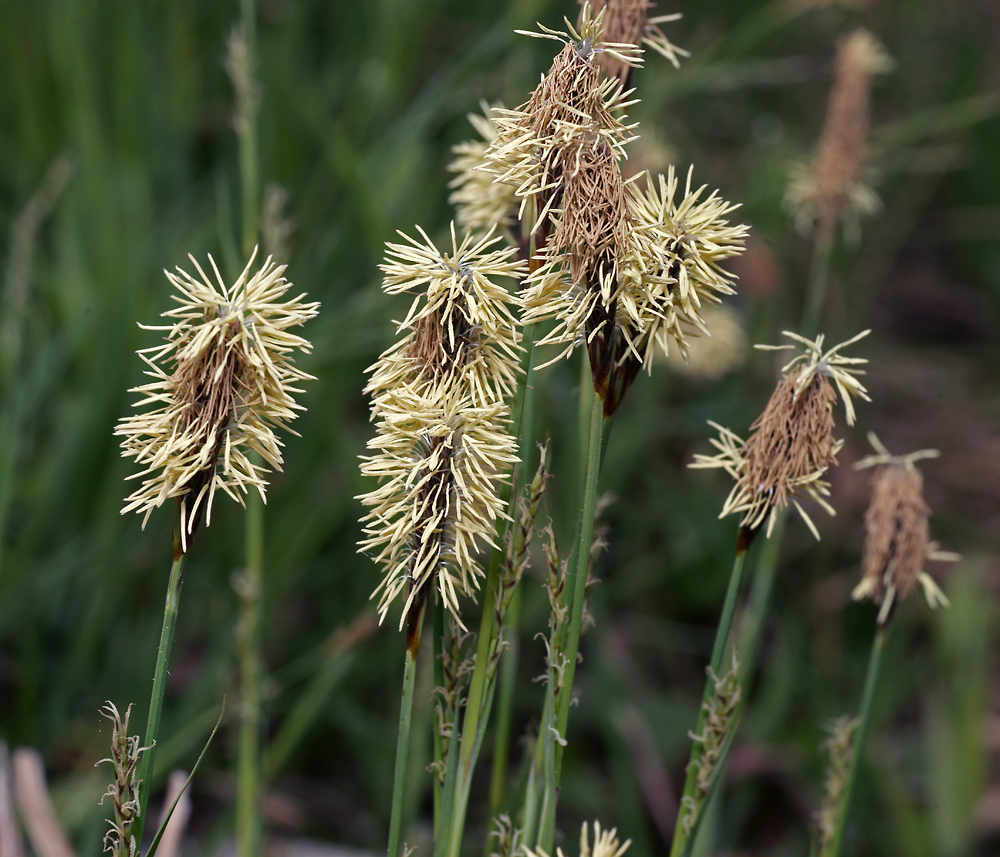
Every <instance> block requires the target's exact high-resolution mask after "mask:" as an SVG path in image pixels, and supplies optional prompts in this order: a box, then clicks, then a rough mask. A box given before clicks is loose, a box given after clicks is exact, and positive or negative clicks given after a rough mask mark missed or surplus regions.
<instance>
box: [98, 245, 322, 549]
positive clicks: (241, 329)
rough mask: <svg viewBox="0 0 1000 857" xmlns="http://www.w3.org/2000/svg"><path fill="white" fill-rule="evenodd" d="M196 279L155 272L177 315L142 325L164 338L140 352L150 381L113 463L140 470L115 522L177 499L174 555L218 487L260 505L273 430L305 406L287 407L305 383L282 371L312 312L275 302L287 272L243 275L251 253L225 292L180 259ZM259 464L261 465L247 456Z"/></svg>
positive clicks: (274, 442)
mask: <svg viewBox="0 0 1000 857" xmlns="http://www.w3.org/2000/svg"><path fill="white" fill-rule="evenodd" d="M189 258H190V259H191V262H192V264H193V265H194V266H195V269H196V270H197V272H198V275H199V277H193V276H192V275H190V274H188V273H187V272H186V271H183V270H181V269H180V268H178V269H177V273H176V274H172V273H170V272H168V271H167V272H164V273H166V275H167V279H168V280H169V281H170V283H171V284H172V285H173V286H174V287H175V288H176V289H177V291H178V293H179V294H177V295H174V300H176V301H177V302H178V303H179V304H180V306H179V307H178V308H177V309H173V310H169V311H168V312H165V313H163V317H164V318H167V319H170V320H171V323H170V324H168V325H162V326H152V327H147V326H145V325H140V327H143V328H144V329H146V330H163V331H166V342H165V343H164V344H162V345H158V346H154V347H152V348H145V349H142V350H141V351H139V356H140V357H142V359H143V360H144V361H145V363H146V365H147V367H148V369H147V371H146V374H147V375H148V376H150V377H151V378H153V381H152V382H151V383H148V384H144V385H143V386H141V387H136V388H135V389H133V390H132V391H131V392H135V393H139V394H141V396H142V399H141V400H140V401H139V402H137V403H136V405H135V407H137V408H144V409H146V408H148V410H144V411H143V412H142V413H138V414H135V415H133V416H130V417H125V418H124V419H123V420H122V421H121V423H119V425H118V426H117V428H116V429H115V434H116V435H119V436H122V437H124V440H123V441H122V449H123V453H122V454H123V455H124V456H125V457H129V458H134V459H135V460H136V462H137V463H138V464H139V465H140V466H141V467H142V468H143V469H142V470H141V471H139V473H136V474H134V475H133V476H132V477H130V478H132V479H141V480H142V484H141V485H140V486H139V488H137V489H136V490H135V491H134V492H133V493H132V494H131V495H129V497H127V498H126V501H125V504H126V505H125V507H124V508H123V509H122V514H124V513H126V512H131V511H133V510H137V511H140V512H143V513H144V517H143V526H145V525H146V521H147V520H148V519H149V515H150V514H151V512H152V511H153V509H155V508H157V507H158V506H160V505H161V504H162V503H163V502H164V501H165V500H168V499H170V498H173V497H176V498H179V500H180V517H181V538H182V543H183V545H184V550H187V540H188V539H189V538H190V536H191V535H192V534H193V533H194V531H195V529H196V527H197V525H198V522H199V520H200V518H201V514H202V512H204V513H205V517H206V521H207V522H208V523H211V515H212V500H213V498H214V496H215V491H216V489H217V488H222V489H223V490H224V491H225V492H226V493H227V494H229V495H230V496H231V497H233V498H234V499H235V500H237V501H238V502H240V503H243V502H244V495H245V494H246V493H247V491H249V490H250V489H251V488H254V489H256V490H257V491H259V492H260V494H261V497H263V496H264V488H265V486H266V484H267V482H266V480H265V478H264V476H265V474H266V473H268V472H269V470H270V469H275V470H280V469H281V463H282V457H281V441H279V440H278V438H277V436H276V434H275V431H274V430H275V428H283V429H287V427H288V423H289V422H290V421H291V420H293V419H295V417H296V416H297V412H298V411H301V410H303V407H302V406H301V405H299V404H297V403H296V402H295V400H294V399H293V398H292V394H293V393H300V392H301V390H299V389H297V388H296V387H295V386H294V385H295V384H296V382H298V381H301V380H305V379H309V378H311V377H312V376H310V375H307V374H306V373H304V372H302V371H301V370H299V369H296V368H295V366H294V365H293V363H292V354H293V352H295V351H308V350H309V349H310V347H311V346H310V345H309V342H307V341H306V340H305V339H303V338H302V337H301V336H298V335H296V334H293V333H291V332H290V328H293V327H296V326H298V325H300V324H302V323H303V322H305V321H307V320H308V319H310V318H312V317H313V316H315V315H316V313H317V311H318V308H319V304H318V303H303V301H302V298H303V297H304V295H299V296H298V297H296V298H294V299H293V300H287V301H283V300H281V298H283V297H284V295H285V294H286V293H287V292H288V290H289V289H290V288H291V285H292V284H291V283H289V282H288V281H287V280H286V279H285V278H284V277H283V276H282V275H283V273H284V271H285V267H284V266H283V265H282V266H275V265H274V264H273V262H272V261H271V259H270V258H268V259H267V261H266V262H265V263H264V265H263V267H262V268H261V269H260V270H259V271H258V272H257V273H255V274H253V275H251V274H250V270H251V268H252V267H253V263H254V259H255V258H256V250H255V251H254V255H253V256H251V258H250V261H249V262H248V263H247V266H246V268H244V270H243V273H241V274H240V276H239V277H238V278H237V280H236V282H235V283H233V285H231V286H226V285H225V283H224V282H223V280H222V277H221V276H220V274H219V271H218V268H216V266H215V261H214V260H213V259H212V257H211V256H209V262H210V263H211V265H212V270H213V272H214V274H215V282H213V281H212V280H211V279H210V278H209V277H208V276H207V275H206V274H205V272H204V271H203V270H202V268H201V266H200V265H199V264H198V262H197V261H196V260H195V259H194V257H193V256H191V257H189ZM251 452H257V453H259V454H260V456H261V458H262V459H263V461H264V464H263V465H262V464H259V463H256V462H254V461H253V460H252V459H251V458H250V456H249V454H250V453H251Z"/></svg>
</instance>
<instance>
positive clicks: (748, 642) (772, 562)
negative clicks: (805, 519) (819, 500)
mask: <svg viewBox="0 0 1000 857" xmlns="http://www.w3.org/2000/svg"><path fill="white" fill-rule="evenodd" d="M777 515H778V517H777V520H776V521H775V522H774V529H773V530H772V531H771V536H770V538H768V539H766V540H765V542H764V545H763V546H762V547H761V550H760V557H759V559H758V560H757V568H756V570H755V571H754V575H753V584H752V585H751V587H750V594H749V595H748V596H747V606H746V609H745V610H744V612H743V620H742V622H741V623H740V638H739V653H740V685H741V687H742V689H743V698H744V700H746V698H747V695H748V694H749V692H750V682H751V679H752V678H753V673H754V670H755V669H756V666H757V655H758V654H759V652H760V639H761V636H762V634H763V632H764V618H765V616H766V615H767V611H768V608H769V607H770V604H771V592H772V591H773V589H774V579H775V578H776V577H777V574H778V562H779V560H780V559H781V543H782V539H783V537H784V534H785V522H786V521H787V519H788V510H787V509H783V510H781V511H780V512H778V513H777Z"/></svg>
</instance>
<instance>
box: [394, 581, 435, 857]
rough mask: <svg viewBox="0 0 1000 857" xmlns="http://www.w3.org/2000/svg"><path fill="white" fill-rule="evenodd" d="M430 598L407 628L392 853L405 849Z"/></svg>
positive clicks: (421, 602) (395, 856)
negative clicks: (416, 695) (416, 693)
mask: <svg viewBox="0 0 1000 857" xmlns="http://www.w3.org/2000/svg"><path fill="white" fill-rule="evenodd" d="M427 600H428V599H427V598H426V597H424V598H422V599H421V601H420V607H419V609H417V610H416V613H415V615H414V614H411V616H410V619H409V622H408V625H407V629H406V659H405V662H404V666H403V699H402V702H401V703H400V706H399V734H398V736H397V738H396V772H395V774H394V775H393V780H392V809H391V814H390V817H389V849H388V857H400V854H401V853H402V850H401V849H402V845H403V843H402V833H403V831H402V828H403V804H404V803H405V801H406V769H407V767H409V764H408V763H409V761H410V721H411V719H412V716H413V688H414V685H415V679H416V675H417V655H418V654H420V637H421V633H422V630H423V625H424V613H425V612H426V610H427Z"/></svg>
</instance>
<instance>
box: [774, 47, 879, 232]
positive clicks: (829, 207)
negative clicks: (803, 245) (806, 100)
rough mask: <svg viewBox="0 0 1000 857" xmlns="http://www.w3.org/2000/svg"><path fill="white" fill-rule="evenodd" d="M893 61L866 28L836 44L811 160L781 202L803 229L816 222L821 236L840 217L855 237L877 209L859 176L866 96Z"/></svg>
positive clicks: (867, 119)
mask: <svg viewBox="0 0 1000 857" xmlns="http://www.w3.org/2000/svg"><path fill="white" fill-rule="evenodd" d="M891 68H892V59H891V58H890V57H889V55H888V54H887V53H886V52H885V49H884V48H883V47H882V45H880V44H879V42H878V40H877V39H876V38H875V37H874V36H873V35H872V34H871V33H870V32H869V31H868V30H865V29H858V30H855V31H854V32H853V33H851V35H849V36H846V37H845V38H843V39H841V40H840V42H839V43H838V45H837V59H836V64H835V68H834V80H833V89H832V90H831V92H830V100H829V101H828V102H827V111H826V120H825V121H824V124H823V131H822V133H821V135H820V140H819V146H818V149H817V151H816V156H815V158H814V159H813V162H812V163H811V164H810V165H808V166H798V167H796V168H795V169H794V170H793V173H792V181H791V183H790V185H789V188H788V192H787V194H786V198H785V201H786V203H787V205H788V207H789V208H790V209H791V210H792V211H793V212H794V214H795V221H796V225H797V226H798V228H799V229H800V230H801V231H803V232H804V231H806V230H807V229H808V228H809V227H810V226H811V225H812V224H813V223H818V233H819V235H820V236H821V238H822V239H823V240H829V239H830V238H831V237H832V236H833V230H834V228H835V227H836V225H837V222H838V221H839V220H842V221H843V222H844V224H845V228H846V229H847V232H848V235H849V236H850V237H852V238H854V237H856V235H857V231H858V221H859V219H860V217H861V216H862V215H869V214H873V213H874V212H875V211H877V210H878V207H879V199H878V197H877V196H876V195H875V192H874V191H873V190H872V189H871V188H870V187H869V186H868V185H867V184H865V183H864V181H863V180H862V175H863V172H864V169H865V159H866V158H867V154H868V131H869V125H870V116H869V96H870V93H871V86H872V77H873V76H874V75H875V74H881V73H884V72H887V71H889V70H891Z"/></svg>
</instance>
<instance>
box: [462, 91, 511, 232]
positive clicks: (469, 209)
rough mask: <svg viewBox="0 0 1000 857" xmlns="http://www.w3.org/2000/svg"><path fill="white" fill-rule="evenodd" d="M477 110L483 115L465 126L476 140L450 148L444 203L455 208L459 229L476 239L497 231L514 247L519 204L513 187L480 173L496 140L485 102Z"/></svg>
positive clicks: (471, 114)
mask: <svg viewBox="0 0 1000 857" xmlns="http://www.w3.org/2000/svg"><path fill="white" fill-rule="evenodd" d="M481 108H482V111H483V115H479V114H478V113H470V114H469V122H471V123H472V127H473V128H475V129H476V132H477V133H478V134H479V139H478V140H467V141H465V142H463V143H459V144H458V145H456V146H453V147H452V152H453V153H454V155H455V157H454V158H453V159H452V161H451V163H450V164H449V165H448V169H449V171H451V172H453V173H455V178H453V179H452V180H451V182H449V184H448V186H449V187H451V188H453V190H452V192H451V196H449V197H448V201H449V202H450V203H451V204H452V205H454V206H455V212H456V219H457V220H458V225H459V226H460V227H461V228H462V229H467V230H469V231H470V232H472V233H474V234H477V235H478V234H482V233H484V232H488V231H490V230H492V229H494V228H496V227H499V228H500V229H502V230H503V232H504V235H505V236H506V237H507V240H508V241H509V242H510V243H511V244H517V243H519V242H520V240H521V236H520V235H517V234H514V233H515V230H516V229H517V222H518V221H517V212H518V208H519V206H520V200H519V199H518V198H517V196H516V195H515V193H514V188H513V187H511V186H510V185H509V184H506V183H504V182H497V181H494V180H493V178H494V177H493V175H492V174H491V173H489V172H487V171H486V170H484V169H483V166H484V165H485V163H486V152H487V150H488V149H489V148H490V146H491V145H492V143H493V141H494V140H496V138H497V126H496V123H495V122H494V121H493V117H492V116H490V107H489V106H488V105H487V104H486V102H482V104H481ZM498 109H501V110H502V109H503V107H502V105H498Z"/></svg>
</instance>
